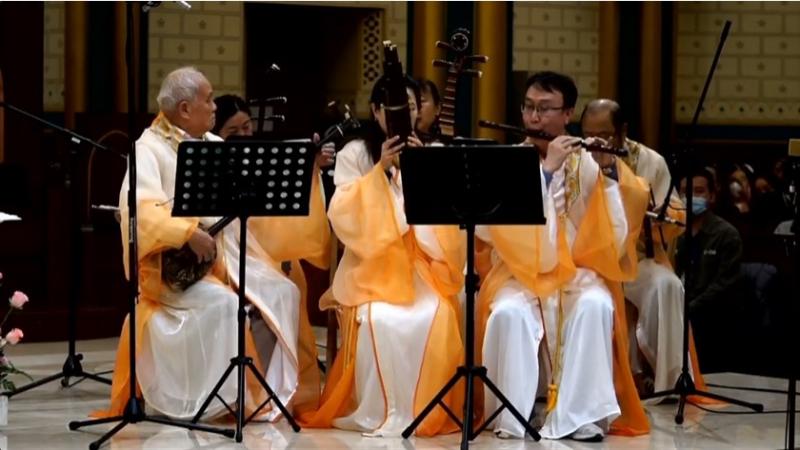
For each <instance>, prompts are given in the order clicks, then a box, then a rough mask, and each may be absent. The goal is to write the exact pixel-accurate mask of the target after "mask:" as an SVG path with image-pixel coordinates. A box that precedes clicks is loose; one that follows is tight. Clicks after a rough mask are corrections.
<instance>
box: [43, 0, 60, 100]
mask: <svg viewBox="0 0 800 450" xmlns="http://www.w3.org/2000/svg"><path fill="white" fill-rule="evenodd" d="M64 12H65V7H64V2H45V3H44V69H43V70H44V77H43V78H44V83H43V86H42V89H43V95H42V103H43V104H42V107H43V110H44V111H46V112H54V111H63V110H64V31H65V27H64Z"/></svg>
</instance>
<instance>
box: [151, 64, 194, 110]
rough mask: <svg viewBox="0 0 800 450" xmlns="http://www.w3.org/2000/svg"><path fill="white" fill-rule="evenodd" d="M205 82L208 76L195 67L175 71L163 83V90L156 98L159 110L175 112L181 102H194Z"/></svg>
mask: <svg viewBox="0 0 800 450" xmlns="http://www.w3.org/2000/svg"><path fill="white" fill-rule="evenodd" d="M203 81H206V76H205V75H203V73H202V72H200V71H199V70H197V69H195V68H194V67H181V68H179V69H175V70H173V71H172V72H170V73H169V75H167V76H166V77H165V78H164V81H162V82H161V90H159V91H158V97H157V98H156V101H158V109H160V110H161V111H165V112H173V111H175V110H176V109H177V108H178V104H180V102H182V101H189V102H190V101H192V100H194V99H195V98H196V97H197V92H198V91H199V90H200V84H201V83H202V82H203Z"/></svg>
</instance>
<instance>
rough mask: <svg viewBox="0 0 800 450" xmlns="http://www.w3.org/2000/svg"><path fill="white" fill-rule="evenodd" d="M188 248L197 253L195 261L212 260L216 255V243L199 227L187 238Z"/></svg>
mask: <svg viewBox="0 0 800 450" xmlns="http://www.w3.org/2000/svg"><path fill="white" fill-rule="evenodd" d="M188 244H189V248H190V249H192V251H193V252H194V254H195V255H197V262H199V263H200V262H205V261H213V260H214V258H215V257H216V256H217V243H216V242H214V238H213V237H211V235H210V234H208V233H206V232H205V231H203V230H201V229H200V228H198V229H196V230H194V233H192V236H191V237H190V238H189V242H188Z"/></svg>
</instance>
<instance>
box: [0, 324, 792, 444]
mask: <svg viewBox="0 0 800 450" xmlns="http://www.w3.org/2000/svg"><path fill="white" fill-rule="evenodd" d="M115 348H116V339H103V340H93V341H82V342H79V343H78V350H79V351H80V352H82V353H83V355H84V368H85V369H86V370H89V371H98V372H99V371H104V370H110V369H111V368H112V365H113V360H114V351H115ZM65 353H66V343H41V344H40V343H27V344H24V345H20V346H17V347H14V348H13V349H12V351H11V352H10V355H9V356H10V357H11V359H12V361H13V362H14V364H15V365H16V366H17V367H19V368H21V369H23V370H26V371H28V373H30V374H31V375H32V376H33V377H34V378H37V379H38V378H41V377H44V376H47V375H50V374H52V373H55V372H56V371H58V370H60V367H61V364H62V363H63V359H64V355H65ZM708 381H710V382H714V383H719V384H725V385H735V386H750V387H766V388H773V389H780V390H784V389H786V381H785V380H779V379H771V378H761V377H754V376H745V375H738V374H716V375H711V376H709V377H708ZM108 392H109V388H108V386H106V385H103V384H99V383H97V382H94V381H88V380H87V381H83V382H81V383H79V384H77V385H76V386H74V387H71V388H68V389H64V388H62V387H61V385H60V383H59V382H53V383H50V384H48V385H45V386H42V387H39V388H37V389H34V390H31V391H29V392H25V393H22V394H19V395H18V396H16V397H13V398H12V399H10V402H9V417H8V425H7V426H0V450H6V449H13V450H24V449H47V450H60V449H81V448H88V445H89V443H90V442H92V441H94V440H95V439H97V438H98V437H99V436H100V435H101V434H103V433H104V432H106V431H107V430H109V429H110V428H111V425H99V426H95V427H89V428H85V429H83V430H80V431H69V430H68V429H67V423H68V422H69V421H72V420H83V419H85V418H86V417H87V414H89V413H90V412H91V411H93V410H96V409H99V408H103V407H105V406H107V402H108ZM718 392H720V393H722V394H723V395H734V396H736V397H737V398H740V399H744V400H748V401H755V402H761V403H763V404H764V407H765V409H766V410H767V411H774V410H783V409H785V403H786V396H785V395H779V394H770V393H760V392H751V391H738V390H728V389H724V390H722V389H720V390H718ZM675 410H676V405H660V406H649V407H647V412H648V415H649V417H650V420H651V423H652V432H651V433H650V434H649V435H647V436H641V437H636V438H626V437H616V436H611V437H608V438H606V440H605V441H604V442H602V443H599V444H581V443H576V442H573V441H566V440H565V441H541V442H539V443H536V442H533V441H531V440H527V441H520V440H499V439H496V438H495V437H494V436H493V435H492V434H491V433H484V434H482V435H481V436H480V437H479V438H478V439H476V440H475V441H474V442H473V443H472V445H471V448H474V449H503V450H505V449H528V448H530V449H539V448H541V449H553V450H562V449H564V450H567V449H726V448H750V449H778V448H783V445H784V427H785V419H786V416H785V415H784V414H747V415H726V414H716V413H708V412H705V411H701V410H699V409H697V408H694V407H692V406H688V407H687V414H686V421H685V423H684V425H683V426H677V425H675V423H674V421H673V417H674V414H675ZM722 410H724V411H734V410H736V408H733V407H729V408H723V409H722ZM459 441H460V439H459V436H457V435H448V436H440V437H436V438H412V439H411V440H409V441H405V440H403V439H400V438H396V439H386V438H366V437H362V436H361V435H360V434H358V433H354V432H344V431H338V430H302V431H301V432H300V433H294V432H292V431H291V429H290V428H289V427H288V426H287V425H286V423H285V421H282V422H280V423H278V424H276V425H271V424H262V423H256V424H251V425H248V426H247V427H246V428H245V437H244V442H242V443H241V444H237V443H235V442H233V440H230V439H227V438H224V437H221V436H216V435H211V434H206V433H201V432H187V431H184V430H182V429H177V428H173V427H167V426H161V425H153V424H137V425H129V426H127V427H125V428H124V429H123V430H122V431H121V432H120V433H118V434H117V435H116V436H115V437H114V438H113V439H112V440H111V442H110V443H108V444H106V445H104V447H103V448H110V449H115V450H123V449H190V448H208V449H252V450H255V449H258V450H261V449H265V450H266V449H284V448H293V449H317V448H319V449H373V448H375V449H403V450H405V449H411V448H419V449H445V448H452V449H455V448H458V444H459Z"/></svg>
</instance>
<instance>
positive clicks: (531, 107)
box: [520, 104, 564, 116]
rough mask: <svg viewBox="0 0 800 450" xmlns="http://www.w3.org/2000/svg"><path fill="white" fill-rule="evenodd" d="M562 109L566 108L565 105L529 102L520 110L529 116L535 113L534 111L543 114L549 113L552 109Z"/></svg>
mask: <svg viewBox="0 0 800 450" xmlns="http://www.w3.org/2000/svg"><path fill="white" fill-rule="evenodd" d="M562 109H564V107H563V106H541V105H527V104H523V105H522V106H521V107H520V111H522V114H525V115H528V116H531V115H533V113H534V112H536V114H539V116H543V115H545V114H547V113H549V112H550V111H559V110H562Z"/></svg>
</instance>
